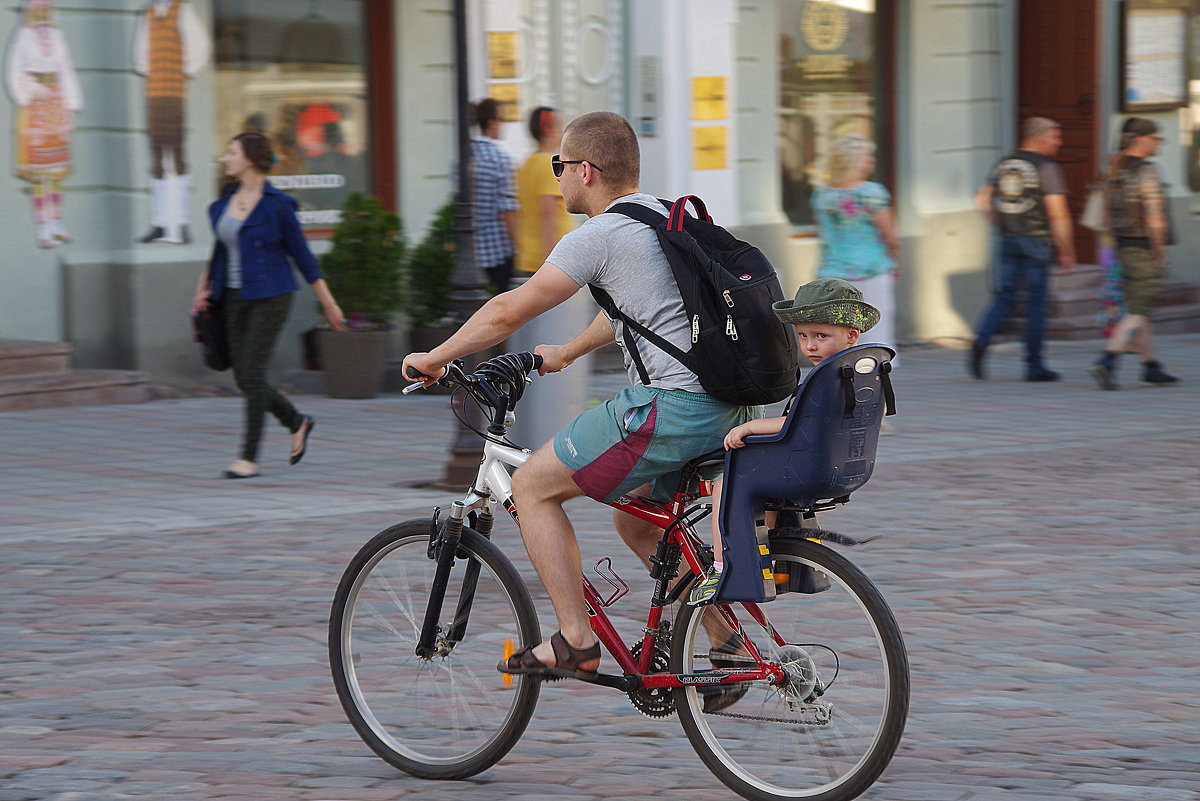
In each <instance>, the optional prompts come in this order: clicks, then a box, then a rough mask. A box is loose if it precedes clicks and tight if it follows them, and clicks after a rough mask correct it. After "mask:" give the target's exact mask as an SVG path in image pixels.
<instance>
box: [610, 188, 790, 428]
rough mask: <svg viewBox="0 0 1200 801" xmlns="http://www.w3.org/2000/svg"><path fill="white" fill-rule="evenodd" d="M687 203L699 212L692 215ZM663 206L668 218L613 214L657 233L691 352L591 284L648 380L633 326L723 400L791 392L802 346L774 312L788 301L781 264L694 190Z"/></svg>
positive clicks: (636, 209) (626, 206) (641, 212)
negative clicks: (723, 222)
mask: <svg viewBox="0 0 1200 801" xmlns="http://www.w3.org/2000/svg"><path fill="white" fill-rule="evenodd" d="M688 201H691V203H692V205H693V206H694V207H695V209H696V214H697V216H696V217H691V216H689V215H688V214H687V204H688ZM662 204H663V205H664V206H666V207H668V208H669V209H670V211H671V213H670V215H668V216H666V217H664V216H663V215H661V214H659V213H658V212H656V211H654V210H652V209H649V208H647V207H645V206H643V205H640V204H637V203H619V204H617V205H616V206H613V207H612V208H610V209H608V211H611V212H615V213H617V214H624V215H625V216H627V217H632V218H633V219H635V220H637V221H638V222H641V223H644V224H646V225H648V226H650V227H651V228H653V229H654V230H655V231H657V232H658V241H659V244H660V245H662V249H663V253H664V254H665V255H666V257H667V260H668V261H669V262H670V264H671V272H672V273H674V275H675V283H676V285H677V286H678V287H679V295H680V297H681V298H682V299H683V308H684V309H685V310H686V311H687V315H688V319H689V320H691V326H692V347H691V349H690V350H689V351H687V352H686V353H685V352H683V351H681V350H680V349H679V348H677V347H676V346H675V345H672V344H671V343H670V342H668V341H667V340H665V339H663V338H662V337H661V336H659V335H658V334H656V333H654V332H653V331H651V330H650V329H649V328H647V327H646V326H644V325H642V324H641V323H639V322H637V321H636V320H631V319H630V318H629V317H626V316H625V315H624V314H622V313H621V310H620V309H618V308H617V306H616V304H615V303H614V302H613V299H612V297H611V296H609V294H608V293H607V292H605V291H604V290H602V289H597V288H596V287H591V290H592V296H593V297H594V298H595V299H596V302H597V303H599V304H600V307H601V308H602V309H604V310H605V311H606V312H607V313H608V314H609V316H610V317H613V318H614V319H617V320H620V321H621V322H622V323H623V324H624V325H623V326H622V330H623V331H624V339H625V347H626V350H628V351H629V355H630V358H632V359H633V363H634V365H635V366H636V367H637V371H638V376H639V377H640V378H641V380H642V383H643V384H649V383H650V376H649V374H648V373H647V372H646V367H645V365H644V364H643V363H642V360H641V358H640V357H639V355H638V350H637V346H636V345H635V343H634V340H633V334H632V333H631V331H632V332H634V333H637V334H638V335H639V336H641V337H642V338H643V339H645V340H646V341H648V342H650V343H651V344H652V345H654V346H655V347H657V348H659V349H660V350H662V351H665V352H666V353H668V354H669V355H670V356H672V357H673V358H675V359H678V360H679V361H680V362H681V363H682V364H683V366H684V367H686V368H688V369H689V370H691V371H692V372H693V373H695V374H696V375H697V376H698V377H699V379H700V384H701V386H703V387H704V391H705V392H706V393H707V394H709V395H712V396H713V397H714V398H717V399H718V400H722V401H725V402H726V403H733V404H737V405H740V406H753V405H758V404H766V403H775V402H776V401H780V400H783V399H784V398H786V397H788V396H789V395H791V394H792V392H793V391H794V390H795V389H796V379H797V376H798V374H799V372H798V370H799V368H798V364H797V358H796V353H797V350H798V349H797V346H796V334H795V332H794V331H793V330H792V327H791V326H789V325H784V324H783V323H781V322H780V321H779V318H778V317H776V316H775V313H774V312H773V311H772V310H771V304H772V303H774V302H776V301H779V300H783V291H782V289H781V288H780V286H779V276H778V275H776V274H775V268H774V267H772V266H771V262H769V261H767V257H766V256H764V255H763V253H762V251H760V250H759V249H758V248H756V247H754V246H753V245H750V244H747V243H746V242H743V241H741V240H740V239H737V238H735V237H734V236H733V235H732V234H730V233H729V232H728V231H726V230H725V229H724V228H722V227H721V226H719V225H715V224H714V223H713V221H712V218H711V217H709V216H708V210H707V209H706V208H705V206H704V202H703V201H702V200H700V198H698V197H696V196H695V195H686V196H684V197H681V198H680V199H679V200H676V201H675V202H674V203H671V202H669V201H666V200H664V201H662Z"/></svg>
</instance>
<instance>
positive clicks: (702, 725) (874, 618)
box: [671, 539, 909, 801]
mask: <svg viewBox="0 0 1200 801" xmlns="http://www.w3.org/2000/svg"><path fill="white" fill-rule="evenodd" d="M771 552H772V557H773V558H774V560H775V572H776V574H777V576H779V575H787V574H789V572H791V573H792V574H794V575H798V574H797V573H796V572H795V571H796V570H797V568H798V567H799V566H800V565H804V566H807V568H811V569H815V570H817V571H820V573H823V574H824V575H825V576H827V577H828V579H829V581H828V587H826V588H825V589H819V590H818V591H816V592H796V591H791V592H787V591H785V592H781V593H780V594H779V595H777V597H776V598H775V600H773V601H771V602H770V603H767V604H763V605H762V606H761V607H760V609H761V610H762V612H763V613H764V614H765V615H766V617H767V619H768V620H769V621H770V622H771V625H773V626H774V627H775V628H776V630H778V631H779V632H780V635H781V636H782V639H783V640H784V641H785V643H786V645H784V646H779V645H777V644H776V643H775V642H773V641H771V640H770V639H769V638H768V637H767V636H766V633H765V630H764V629H763V628H760V627H759V626H758V625H756V624H755V623H754V622H753V620H751V619H750V618H749V616H748V615H746V614H742V610H741V608H740V607H738V606H736V605H735V607H734V611H735V613H738V614H739V621H740V622H741V623H742V626H743V629H744V630H745V631H746V632H747V635H748V636H749V637H750V638H751V639H752V640H753V642H754V644H755V646H756V647H757V648H758V649H759V651H760V653H761V654H762V656H763V658H764V659H765V660H766V661H768V662H774V663H776V664H780V665H784V666H786V668H787V670H788V676H789V678H788V680H787V681H786V682H785V683H784V684H782V685H781V686H780V687H779V688H776V687H772V686H771V685H770V684H769V683H768V682H766V681H762V682H745V683H738V684H732V685H727V686H726V687H725V688H722V689H723V690H724V691H725V692H727V693H730V695H729V696H728V697H727V698H724V699H722V700H723V701H725V702H728V703H714V700H715V699H714V698H712V697H711V696H712V694H713V692H714V690H713V689H711V688H708V689H704V690H702V689H700V688H697V687H682V688H678V689H676V690H675V702H676V708H677V709H678V711H679V721H680V723H681V724H682V726H683V729H684V731H685V732H686V733H687V736H688V740H689V741H691V744H692V747H693V748H695V750H696V753H697V754H698V755H699V756H700V759H701V760H702V761H703V762H704V764H705V765H706V766H707V767H708V768H709V769H710V770H711V771H712V772H713V773H714V774H715V775H716V776H717V778H719V779H720V780H721V781H722V782H723V783H724V784H725V785H726V786H727V787H729V788H730V789H731V790H733V791H734V792H736V793H738V794H739V795H741V796H742V797H744V798H747V799H751V801H781V800H782V799H805V800H806V801H848V799H852V798H855V797H857V796H858V795H860V794H861V793H862V792H863V791H865V790H866V789H867V788H868V787H870V786H871V785H872V784H873V783H874V782H875V780H876V779H878V778H879V775H880V774H881V773H882V772H883V770H884V769H885V768H886V767H887V765H888V763H889V762H890V761H891V758H892V755H893V754H894V753H895V751H896V747H897V746H898V745H899V743H900V738H901V736H902V735H903V732H904V724H905V721H906V719H907V716H908V700H909V671H908V656H907V653H906V652H905V649H904V640H903V638H902V636H901V633H900V628H899V626H898V625H897V624H896V620H895V618H894V617H893V615H892V613H891V610H890V609H889V608H888V606H887V603H886V601H885V600H884V598H883V595H882V594H881V593H880V592H879V591H878V590H877V589H876V588H875V586H874V585H873V584H871V582H870V580H869V579H868V578H867V577H866V576H865V575H864V574H863V573H862V571H861V570H859V569H858V568H857V567H855V566H854V565H853V564H852V563H851V562H850V561H849V560H847V559H846V558H844V557H843V556H841V555H840V554H838V553H836V552H834V551H832V550H831V549H829V548H827V547H825V546H823V545H820V544H818V543H815V542H812V541H809V540H804V539H781V540H774V541H772V544H771ZM818 578H819V577H818ZM817 583H818V585H823V584H824V583H825V582H824V581H823V580H819V581H818V582H817ZM787 586H788V585H787V584H786V583H785V584H784V589H786V588H787ZM808 589H809V590H812V589H814V587H812V586H811V584H810V585H809V586H808ZM707 608H708V607H704V606H699V607H694V606H688V605H684V606H683V608H682V609H680V611H679V615H678V617H677V620H676V625H675V629H674V634H673V636H672V642H671V669H672V671H674V672H676V673H704V672H708V671H712V670H713V665H712V659H713V657H712V656H711V654H710V646H711V642H710V639H709V635H707V634H706V633H705V629H704V625H703V620H704V612H705V610H706V609H707ZM710 622H711V621H710ZM713 639H719V638H717V637H714V638H713ZM729 658H730V657H727V656H725V657H722V659H723V660H724V661H723V662H722V664H723V665H724V664H727V663H728V659H729ZM814 677H815V678H816V679H817V680H819V681H820V682H821V683H823V684H825V685H827V686H825V688H824V691H823V694H820V695H815V694H814V691H813V690H814V687H815V686H816V685H815V683H814ZM735 692H736V693H742V694H741V695H737V696H736V697H735V695H734V694H733V693H735ZM706 695H708V696H710V697H708V698H707V702H708V706H709V708H710V712H709V713H705V711H704V707H705V704H706V700H705V699H706ZM806 701H807V702H812V703H813V704H815V705H821V704H832V707H831V711H829V718H828V720H827V722H825V723H824V724H820V723H819V722H818V721H819V720H820V717H821V712H820V710H821V709H822V708H823V707H820V706H805V703H806Z"/></svg>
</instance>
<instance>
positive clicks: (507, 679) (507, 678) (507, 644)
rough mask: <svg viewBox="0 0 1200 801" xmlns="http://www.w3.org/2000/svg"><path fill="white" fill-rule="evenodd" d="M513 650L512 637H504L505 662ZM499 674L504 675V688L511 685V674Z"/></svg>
mask: <svg viewBox="0 0 1200 801" xmlns="http://www.w3.org/2000/svg"><path fill="white" fill-rule="evenodd" d="M513 651H514V648H513V641H512V637H507V638H505V640H504V661H505V662H507V661H508V658H509V657H510V656H512V655H513ZM500 675H501V676H503V677H504V686H505V687H506V688H507V687H512V676H511V675H509V674H508V673H501V674H500Z"/></svg>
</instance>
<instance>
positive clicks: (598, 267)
mask: <svg viewBox="0 0 1200 801" xmlns="http://www.w3.org/2000/svg"><path fill="white" fill-rule="evenodd" d="M630 202H632V203H639V204H641V205H643V206H647V207H649V208H652V209H654V210H656V211H658V212H661V213H662V215H663V216H664V217H665V216H667V210H666V209H665V208H664V207H663V205H662V203H659V202H658V200H657V199H655V198H654V197H653V196H652V195H647V194H644V193H641V192H638V193H635V194H632V195H625V196H624V197H619V198H617V199H616V200H614V201H613V203H612V204H610V206H609V208H611V207H612V205H615V204H617V203H630ZM546 261H548V262H550V263H551V264H553V265H554V266H555V267H558V268H559V269H560V270H562V271H563V272H565V273H566V274H567V275H569V276H571V278H572V279H574V280H575V282H576V283H577V284H579V285H580V286H585V285H587V284H591V285H593V286H596V287H599V288H600V289H603V290H604V291H605V292H607V293H608V294H609V295H610V296H611V297H612V299H613V302H614V303H616V305H617V308H618V309H620V310H621V312H622V313H623V314H626V315H628V316H629V317H630V318H631V319H633V320H636V321H637V322H639V323H641V324H642V325H644V326H646V327H647V328H649V329H650V330H651V331H654V332H655V333H656V334H658V335H659V336H661V337H662V338H663V339H665V340H667V341H668V342H670V343H671V344H672V345H675V346H676V347H678V348H679V349H680V350H682V351H684V352H686V351H689V350H691V349H692V331H691V325H690V324H689V322H688V318H687V312H686V311H684V308H683V299H682V298H681V297H680V296H679V288H678V287H677V286H676V284H675V277H674V275H672V273H671V265H670V263H669V262H668V261H667V257H666V256H665V255H664V254H663V251H662V246H661V245H659V243H658V234H657V233H656V232H655V231H654V229H652V228H650V227H649V226H647V225H644V224H642V223H640V222H638V221H637V220H634V219H632V218H630V217H626V216H625V215H624V214H615V213H613V212H604V213H603V214H597V215H596V216H595V217H592V218H590V219H588V220H587V221H586V222H584V223H583V225H581V226H579V227H578V228H576V229H575V230H574V231H572V232H570V233H569V234H567V235H566V236H564V237H563V238H562V239H561V240H559V243H558V244H557V245H555V246H554V250H552V251H551V252H550V255H549V256H548V257H547V258H546ZM609 321H610V322H612V323H613V329H614V331H616V335H617V337H616V338H617V344H618V345H620V346H621V351H622V353H623V355H624V359H625V370H626V371H627V372H628V373H629V380H630V381H632V382H633V383H634V384H637V383H640V378H639V377H638V374H637V369H636V367H635V366H634V365H633V363H632V360H631V359H630V357H629V354H628V352H626V351H625V341H624V335H623V333H622V331H621V327H622V326H621V323H620V322H619V321H613V320H611V318H610V320H609ZM633 338H634V340H635V343H636V345H637V349H638V355H639V356H641V359H642V363H643V364H644V365H645V367H646V372H647V373H649V374H650V386H652V387H658V388H660V389H683V390H687V391H689V392H703V391H704V388H703V387H702V386H701V385H700V379H698V378H697V377H696V374H695V373H693V372H692V371H691V370H688V369H687V368H686V367H684V366H683V365H682V364H680V363H679V362H678V361H677V360H676V359H673V358H672V357H670V356H668V355H667V354H666V353H665V352H663V351H661V350H659V349H658V348H657V347H655V346H654V345H652V344H650V343H648V342H646V341H644V340H643V339H642V338H641V337H639V336H638V335H637V334H636V333H635V334H633Z"/></svg>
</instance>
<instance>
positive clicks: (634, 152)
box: [563, 111, 642, 187]
mask: <svg viewBox="0 0 1200 801" xmlns="http://www.w3.org/2000/svg"><path fill="white" fill-rule="evenodd" d="M563 144H564V149H566V148H567V147H569V148H570V152H569V154H568V155H569V156H570V157H571V159H576V160H581V161H587V162H590V163H591V164H592V166H594V167H597V168H599V170H600V173H599V175H600V182H601V183H603V184H605V185H606V186H613V187H636V186H637V185H638V182H639V181H640V180H641V173H642V151H641V148H640V147H639V146H638V140H637V134H635V133H634V132H633V126H631V125H630V124H629V121H628V120H626V119H625V118H624V117H622V116H621V115H620V114H614V113H613V112H611V111H593V112H592V113H590V114H584V115H583V116H582V117H577V118H575V119H574V120H571V123H570V124H569V125H568V126H567V127H566V129H565V130H564V131H563Z"/></svg>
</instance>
